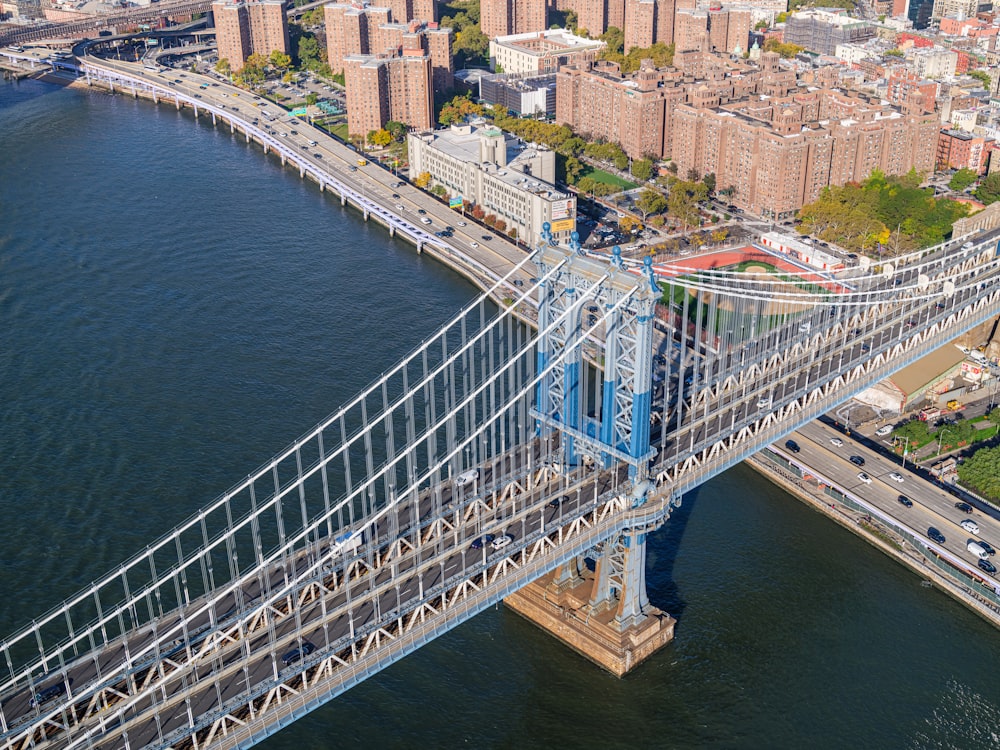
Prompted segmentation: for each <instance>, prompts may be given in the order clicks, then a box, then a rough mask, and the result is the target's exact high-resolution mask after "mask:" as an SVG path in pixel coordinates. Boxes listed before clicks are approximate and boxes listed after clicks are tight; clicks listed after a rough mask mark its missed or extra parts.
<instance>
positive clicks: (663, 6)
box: [622, 0, 693, 54]
mask: <svg viewBox="0 0 1000 750" xmlns="http://www.w3.org/2000/svg"><path fill="white" fill-rule="evenodd" d="M691 7H693V4H692V5H691ZM675 10H676V6H675V0H625V27H624V28H623V29H622V31H624V32H625V54H628V51H629V50H630V49H632V48H633V47H639V48H640V49H643V48H646V47H651V46H653V44H655V43H656V42H663V43H664V44H672V43H673V41H674V11H675Z"/></svg>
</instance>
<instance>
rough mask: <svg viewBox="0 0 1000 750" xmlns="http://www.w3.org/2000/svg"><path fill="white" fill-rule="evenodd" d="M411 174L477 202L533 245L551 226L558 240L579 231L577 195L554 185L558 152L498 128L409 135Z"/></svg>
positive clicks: (563, 240) (506, 228) (452, 195)
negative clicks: (546, 227)
mask: <svg viewBox="0 0 1000 750" xmlns="http://www.w3.org/2000/svg"><path fill="white" fill-rule="evenodd" d="M408 145H409V157H410V174H412V175H418V176H419V175H422V174H425V173H426V174H429V175H430V185H432V186H433V185H440V186H442V187H443V188H444V189H445V190H446V191H447V192H448V197H449V199H450V200H454V201H456V202H457V201H459V200H461V201H464V202H465V203H474V204H476V205H477V206H479V207H481V208H482V209H483V210H484V211H485V212H486V214H487V215H489V214H493V215H495V216H496V217H497V219H498V220H500V221H503V222H504V228H503V231H504V232H506V233H508V234H510V231H511V230H514V232H515V234H514V235H512V236H516V238H517V239H520V240H523V241H524V242H527V243H528V244H530V245H534V244H536V243H537V242H538V241H539V240H540V239H541V233H542V225H543V224H544V223H545V222H549V223H550V224H551V228H552V234H553V237H554V239H555V241H556V242H561V243H563V244H565V243H567V242H568V241H569V239H570V235H571V234H572V232H573V231H574V230H575V229H576V197H575V196H574V195H572V194H570V193H565V192H563V191H561V190H559V189H558V188H556V187H555V185H554V184H553V182H554V181H555V153H554V152H552V151H550V150H549V149H547V148H545V147H543V146H536V145H534V144H526V143H524V142H522V141H520V140H519V139H517V138H515V137H513V136H511V135H508V134H507V133H504V132H503V131H502V130H499V129H498V128H495V127H481V126H473V125H467V124H463V125H452V126H451V128H449V129H447V130H436V131H432V132H424V133H410V135H409V142H408Z"/></svg>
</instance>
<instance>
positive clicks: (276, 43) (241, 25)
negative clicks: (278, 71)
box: [212, 0, 288, 70]
mask: <svg viewBox="0 0 1000 750" xmlns="http://www.w3.org/2000/svg"><path fill="white" fill-rule="evenodd" d="M212 13H213V15H214V16H215V36H216V41H217V43H218V47H219V59H220V60H228V61H229V66H230V67H231V68H232V69H233V70H239V69H241V68H242V67H244V65H246V61H247V58H248V57H250V55H252V54H260V55H264V56H265V57H267V56H268V55H270V54H271V53H272V52H274V51H276V50H277V51H278V52H284V53H286V54H287V53H288V19H287V18H286V17H285V6H284V3H283V2H281V0H223V2H216V3H213V4H212Z"/></svg>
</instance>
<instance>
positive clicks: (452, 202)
mask: <svg viewBox="0 0 1000 750" xmlns="http://www.w3.org/2000/svg"><path fill="white" fill-rule="evenodd" d="M461 207H462V196H461V195H456V196H455V197H454V198H449V199H448V208H461Z"/></svg>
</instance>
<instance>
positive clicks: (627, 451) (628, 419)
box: [504, 223, 674, 676]
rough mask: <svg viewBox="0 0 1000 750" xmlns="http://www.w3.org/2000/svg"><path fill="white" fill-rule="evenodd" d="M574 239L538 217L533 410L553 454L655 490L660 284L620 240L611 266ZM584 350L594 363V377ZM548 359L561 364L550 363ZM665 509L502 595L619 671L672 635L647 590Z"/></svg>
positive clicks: (640, 497)
mask: <svg viewBox="0 0 1000 750" xmlns="http://www.w3.org/2000/svg"><path fill="white" fill-rule="evenodd" d="M579 249H580V248H579V244H578V238H577V237H576V235H575V233H574V237H573V240H572V242H571V246H570V249H569V250H566V249H563V248H559V247H556V246H554V245H552V244H550V233H549V225H548V224H547V223H546V224H545V225H543V231H542V242H541V243H540V245H539V246H538V248H537V250H536V251H535V253H534V258H533V259H534V262H535V265H536V266H537V268H538V275H539V277H542V278H544V279H545V281H544V282H543V283H542V284H541V285H540V286H539V304H538V330H539V331H540V332H541V333H540V334H539V338H538V371H539V372H542V373H546V374H545V375H543V377H542V378H541V379H540V380H539V383H538V393H537V396H536V401H535V404H536V406H535V408H534V409H532V410H531V415H532V416H533V417H534V418H535V419H536V420H537V423H538V427H539V431H540V433H541V435H542V436H543V438H544V439H551V438H552V436H553V435H554V434H557V435H558V438H559V439H558V444H559V446H560V448H561V450H560V452H559V453H558V457H557V458H556V459H555V460H557V461H558V462H559V463H564V464H565V465H567V466H584V467H586V466H592V465H595V464H596V465H597V466H598V467H600V468H603V469H605V470H608V469H611V468H612V466H614V465H621V466H626V467H627V469H628V477H629V480H630V486H629V485H626V486H627V487H629V489H628V490H627V493H626V494H627V497H628V498H629V500H630V502H631V504H632V505H635V506H639V505H642V504H644V503H645V502H646V495H647V493H649V492H651V491H653V490H654V484H653V482H651V481H650V480H649V478H648V474H649V467H650V463H651V460H652V459H653V458H654V457H655V455H656V451H655V450H652V449H651V448H650V422H651V417H652V415H651V407H652V373H653V362H652V356H653V332H654V326H653V321H654V310H655V306H656V303H657V300H658V299H659V298H660V295H661V294H662V290H661V289H660V287H659V284H658V283H657V281H656V278H655V276H654V275H653V271H652V267H651V263H650V262H649V259H647V264H646V266H645V268H644V269H643V273H642V275H640V276H639V277H637V276H636V275H635V274H634V273H631V272H629V271H628V270H627V269H626V268H625V265H624V263H623V261H622V258H621V250H620V249H619V248H618V247H615V248H614V251H613V254H612V257H611V265H610V269H609V267H608V266H607V264H604V263H599V262H597V261H594V260H591V259H588V258H585V257H583V256H582V255H581V254H580V252H579ZM599 321H600V322H599ZM601 346H603V350H602V349H601V348H600V347H601ZM585 349H586V350H587V351H586V352H585ZM586 354H589V355H591V356H590V357H589V359H591V361H592V362H593V365H594V367H593V372H592V375H591V376H590V377H588V372H587V361H586V360H587V359H588V357H587V356H586ZM550 362H561V363H562V364H561V365H560V366H558V367H555V368H551V369H550V368H548V367H547V365H548V364H549V363H550ZM592 381H596V382H594V387H593V389H592V390H591V389H590V388H588V387H587V386H588V385H590V383H591V382H592ZM591 393H592V394H593V395H591ZM553 502H556V503H558V502H559V500H558V498H556V499H554V501H553ZM666 507H667V508H668V510H669V508H670V507H671V506H670V505H669V504H668V505H667V506H666ZM665 520H666V516H663V517H661V518H660V519H658V520H656V521H654V522H651V523H645V524H640V525H638V526H637V527H632V528H627V529H624V530H623V531H621V532H620V533H618V534H617V535H616V536H614V537H612V538H610V539H607V540H605V541H603V542H601V543H600V544H598V545H595V547H594V549H593V550H591V551H590V555H589V556H588V560H592V561H593V571H591V570H590V569H589V566H587V565H586V564H585V561H584V559H583V558H582V557H576V558H573V559H571V560H569V561H568V562H566V563H564V564H563V565H561V566H559V567H558V568H557V569H556V570H555V571H553V572H552V573H549V574H546V575H545V576H543V577H542V578H540V579H539V580H537V581H535V582H533V583H531V584H529V585H528V586H525V587H524V588H522V589H521V590H520V591H518V592H516V593H514V594H512V595H511V596H509V597H507V598H506V599H505V600H504V601H505V603H506V604H507V606H509V607H510V608H511V609H513V610H514V611H515V612H518V613H519V614H521V615H522V616H524V617H525V618H527V619H529V620H531V621H532V622H534V623H535V624H537V625H539V626H540V627H542V628H544V629H545V630H548V631H549V632H550V633H552V634H553V635H555V636H556V637H558V638H559V639H560V640H562V641H563V642H565V643H566V644H567V645H569V646H570V647H571V648H573V649H574V650H576V651H578V652H579V653H581V654H583V655H584V656H586V657H587V658H588V659H591V660H592V661H594V662H596V663H597V664H599V665H601V666H602V667H604V668H605V669H607V670H609V671H610V672H612V673H613V674H616V675H618V676H621V675H623V674H625V673H626V672H628V671H629V670H630V669H632V668H633V667H634V666H636V665H637V664H638V663H639V662H641V661H643V660H644V659H646V658H647V657H648V656H650V655H651V654H653V653H654V652H655V651H656V650H657V649H659V648H661V647H663V646H664V645H666V644H667V643H669V642H670V640H671V639H672V638H673V633H674V619H673V618H672V617H670V615H668V614H666V613H665V612H662V611H661V610H659V609H658V608H656V607H654V606H652V605H651V604H650V602H649V598H648V596H647V595H646V535H647V534H648V533H649V532H650V531H652V530H654V529H656V528H658V527H659V526H660V525H662V523H663V522H664V521H665Z"/></svg>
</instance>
